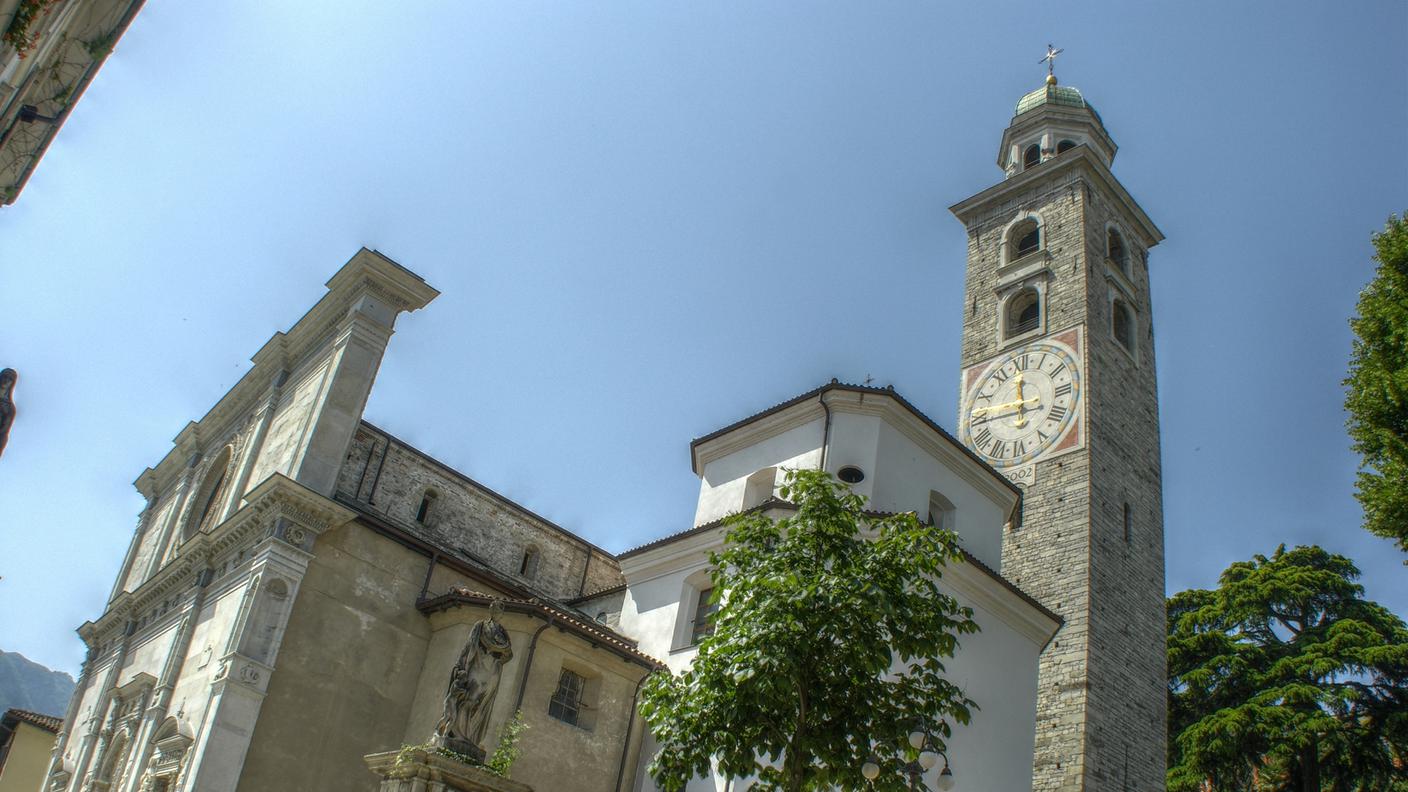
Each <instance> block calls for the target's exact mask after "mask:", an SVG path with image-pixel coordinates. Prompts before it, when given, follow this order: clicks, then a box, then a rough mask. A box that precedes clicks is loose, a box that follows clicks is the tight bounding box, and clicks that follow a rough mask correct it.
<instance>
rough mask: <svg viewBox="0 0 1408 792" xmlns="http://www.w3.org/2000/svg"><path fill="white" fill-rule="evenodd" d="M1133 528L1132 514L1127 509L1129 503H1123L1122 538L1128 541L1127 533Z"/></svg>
mask: <svg viewBox="0 0 1408 792" xmlns="http://www.w3.org/2000/svg"><path fill="white" fill-rule="evenodd" d="M1133 529H1134V514H1133V513H1132V512H1131V511H1130V510H1129V504H1128V503H1126V504H1125V505H1124V540H1125V541H1126V542H1128V541H1129V535H1130V533H1131V532H1132V531H1133Z"/></svg>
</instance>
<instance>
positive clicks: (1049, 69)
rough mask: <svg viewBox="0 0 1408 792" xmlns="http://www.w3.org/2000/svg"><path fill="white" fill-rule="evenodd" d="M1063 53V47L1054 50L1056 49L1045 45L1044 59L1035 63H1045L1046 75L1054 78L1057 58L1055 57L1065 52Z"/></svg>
mask: <svg viewBox="0 0 1408 792" xmlns="http://www.w3.org/2000/svg"><path fill="white" fill-rule="evenodd" d="M1065 51H1066V50H1065V48H1064V47H1063V48H1061V49H1056V47H1054V46H1052V45H1051V44H1047V45H1046V57H1044V58H1042V59H1041V60H1039V61H1037V63H1045V64H1046V73H1047V74H1049V75H1051V76H1052V77H1055V76H1056V56H1057V55H1060V54H1061V53H1063V52H1065Z"/></svg>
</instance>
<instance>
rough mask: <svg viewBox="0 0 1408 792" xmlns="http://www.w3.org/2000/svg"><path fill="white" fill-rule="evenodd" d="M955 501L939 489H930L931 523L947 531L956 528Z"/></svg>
mask: <svg viewBox="0 0 1408 792" xmlns="http://www.w3.org/2000/svg"><path fill="white" fill-rule="evenodd" d="M954 512H955V509H954V506H953V501H951V500H949V499H948V498H945V497H944V495H943V493H942V492H939V491H938V490H929V524H930V525H932V526H934V527H935V528H942V529H944V530H945V531H952V530H954V525H953V515H954Z"/></svg>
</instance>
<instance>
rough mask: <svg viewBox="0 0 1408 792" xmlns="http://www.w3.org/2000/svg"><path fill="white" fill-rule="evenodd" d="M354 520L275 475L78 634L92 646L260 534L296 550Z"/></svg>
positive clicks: (334, 505) (344, 510)
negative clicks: (318, 536) (229, 552)
mask: <svg viewBox="0 0 1408 792" xmlns="http://www.w3.org/2000/svg"><path fill="white" fill-rule="evenodd" d="M355 516H356V514H355V513H354V512H353V511H352V510H351V509H348V508H347V507H345V506H342V505H340V504H338V503H336V502H335V501H332V500H329V499H327V498H325V497H323V496H322V495H319V494H318V493H316V492H314V491H313V490H310V489H308V488H307V487H304V486H303V485H302V484H299V483H297V482H295V481H294V480H293V479H290V478H288V477H287V476H284V475H282V474H279V473H275V474H274V475H272V476H270V477H269V478H267V479H265V480H264V482H263V483H261V484H260V485H259V486H257V487H255V488H254V489H253V490H250V492H249V495H248V496H247V498H246V503H245V505H244V506H243V507H242V508H241V509H240V510H239V511H237V512H235V513H234V514H232V515H231V516H230V518H229V519H228V520H226V521H225V522H223V523H221V524H219V525H217V526H214V527H213V528H210V529H208V530H205V531H201V532H200V533H197V534H196V535H195V536H193V537H191V538H190V539H189V540H187V541H186V542H185V543H184V544H182V545H181V547H180V549H179V555H177V557H176V558H175V559H174V560H172V561H171V563H169V564H167V565H166V566H164V567H162V568H161V569H160V570H159V571H158V572H157V573H156V574H155V575H152V576H151V577H150V578H148V579H147V580H146V581H145V582H144V583H142V585H140V586H138V587H137V588H136V589H135V590H133V591H127V592H123V593H122V594H119V595H118V596H117V597H116V598H115V599H114V600H113V601H112V602H110V603H108V608H107V610H106V611H105V612H104V613H103V615H102V616H100V617H99V618H98V619H97V621H92V622H87V623H85V624H84V625H83V626H82V627H79V628H78V634H79V635H80V636H81V637H82V638H83V640H84V641H86V642H87V643H88V644H89V645H93V644H94V643H95V642H97V641H99V640H100V639H101V638H102V637H103V636H105V635H107V634H108V633H109V632H111V631H112V630H113V629H114V628H118V627H120V626H122V625H123V624H125V623H126V621H128V620H129V619H131V618H135V617H137V616H138V615H140V614H141V613H142V612H144V611H145V610H146V609H147V608H148V607H150V606H152V605H154V604H157V603H159V602H160V601H161V600H162V599H164V598H166V597H167V596H169V595H170V594H171V593H172V592H176V591H182V590H185V589H186V588H189V587H191V586H194V585H195V584H196V582H197V577H198V576H199V575H200V574H201V573H202V572H204V571H205V570H206V569H207V568H209V567H211V566H212V565H213V564H214V562H215V561H216V559H217V558H219V557H220V556H221V555H223V554H224V553H226V552H228V551H229V550H232V549H234V548H237V547H241V546H243V545H245V544H248V543H251V542H252V541H255V540H257V539H258V538H259V537H261V536H270V537H272V536H275V535H276V534H277V536H278V538H279V539H282V540H284V541H286V542H289V543H290V544H293V545H294V546H307V545H308V544H309V543H310V541H311V538H312V537H316V536H317V535H318V534H321V533H323V532H324V531H327V530H331V529H332V528H336V527H338V526H340V525H342V524H343V523H346V522H348V521H349V520H351V519H352V518H353V517H355Z"/></svg>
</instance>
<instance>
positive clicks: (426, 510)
mask: <svg viewBox="0 0 1408 792" xmlns="http://www.w3.org/2000/svg"><path fill="white" fill-rule="evenodd" d="M437 497H439V496H438V495H437V494H436V492H435V490H426V491H425V494H423V495H421V496H420V506H418V507H416V522H418V523H422V524H424V523H425V521H426V520H428V519H430V510H431V509H432V508H434V507H435V499H436V498H437Z"/></svg>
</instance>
